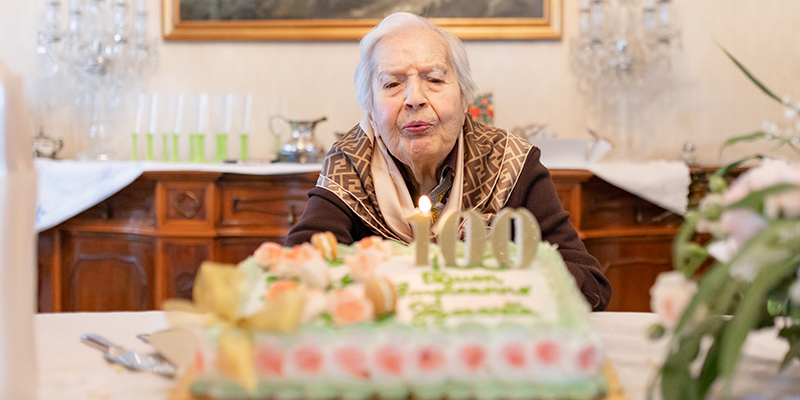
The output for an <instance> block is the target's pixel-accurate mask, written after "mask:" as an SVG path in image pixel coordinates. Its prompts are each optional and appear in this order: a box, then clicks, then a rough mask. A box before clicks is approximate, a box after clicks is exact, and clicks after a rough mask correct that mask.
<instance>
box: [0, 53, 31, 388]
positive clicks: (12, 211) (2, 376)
mask: <svg viewBox="0 0 800 400" xmlns="http://www.w3.org/2000/svg"><path fill="white" fill-rule="evenodd" d="M32 140H33V134H32V132H31V125H30V121H29V120H28V114H27V109H26V107H25V100H24V98H23V95H22V85H21V83H20V81H18V80H16V79H14V78H13V77H12V76H11V72H10V71H9V70H8V68H7V67H6V66H5V64H3V62H2V61H1V60H0V399H14V400H33V399H35V398H36V383H37V382H36V357H35V354H34V343H35V340H34V332H33V315H34V314H35V312H36V261H35V260H36V258H35V247H34V244H35V242H36V240H35V239H36V233H35V231H34V228H33V227H34V220H35V217H36V170H35V169H34V167H33V151H32Z"/></svg>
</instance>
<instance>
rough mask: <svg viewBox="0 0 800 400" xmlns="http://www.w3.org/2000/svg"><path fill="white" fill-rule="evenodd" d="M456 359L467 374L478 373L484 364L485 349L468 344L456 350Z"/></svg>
mask: <svg viewBox="0 0 800 400" xmlns="http://www.w3.org/2000/svg"><path fill="white" fill-rule="evenodd" d="M458 358H459V360H460V361H461V364H462V365H463V366H464V367H466V369H467V370H468V371H469V372H473V373H474V372H478V371H479V370H480V369H481V368H482V367H483V366H484V365H485V364H486V349H485V348H484V347H483V346H481V345H479V344H477V343H468V344H465V345H464V346H461V348H460V349H459V350H458Z"/></svg>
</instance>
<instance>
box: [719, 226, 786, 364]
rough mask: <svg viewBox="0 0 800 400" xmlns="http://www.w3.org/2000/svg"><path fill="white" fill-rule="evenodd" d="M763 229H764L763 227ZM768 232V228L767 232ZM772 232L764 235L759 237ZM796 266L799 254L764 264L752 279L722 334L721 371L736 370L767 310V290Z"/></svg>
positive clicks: (763, 236)
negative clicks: (745, 343) (745, 344)
mask: <svg viewBox="0 0 800 400" xmlns="http://www.w3.org/2000/svg"><path fill="white" fill-rule="evenodd" d="M762 232H764V231H762ZM764 233H766V232H764ZM766 236H769V235H762V236H761V237H759V239H761V238H764V239H762V240H768V238H765V237H766ZM796 268H797V260H796V257H792V258H790V259H787V260H784V262H782V263H777V264H774V265H771V266H769V267H768V268H763V269H762V270H761V271H760V272H759V274H758V275H757V276H756V278H755V279H754V280H753V282H751V283H750V285H749V286H748V287H747V288H746V289H745V292H744V296H743V297H742V301H741V303H740V304H739V309H738V310H737V312H736V314H735V315H734V316H733V318H732V319H731V322H730V326H729V327H728V329H726V331H725V334H724V335H723V337H722V341H723V343H722V346H723V348H722V354H720V373H721V374H722V375H723V376H725V377H726V378H728V379H730V378H731V377H732V376H733V372H734V371H735V370H736V364H737V361H738V360H739V353H740V350H741V348H742V344H744V341H745V339H746V338H747V334H748V333H749V332H750V331H751V330H752V329H753V328H754V327H755V325H756V323H757V322H758V319H759V316H760V314H761V313H762V312H764V311H766V304H765V302H766V296H767V293H768V292H769V291H770V290H771V289H772V288H773V287H774V286H775V285H777V284H778V283H779V282H780V281H781V280H783V279H784V278H785V277H786V276H787V274H791V273H793V272H794V271H795V270H796Z"/></svg>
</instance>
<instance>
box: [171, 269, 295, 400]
mask: <svg viewBox="0 0 800 400" xmlns="http://www.w3.org/2000/svg"><path fill="white" fill-rule="evenodd" d="M245 278H246V276H245V273H244V271H242V270H240V269H239V268H236V266H234V265H226V264H218V263H214V262H210V261H206V262H204V263H203V264H202V265H201V266H200V271H199V273H198V274H197V278H196V280H195V285H194V289H193V291H192V297H193V298H194V304H192V303H189V302H187V301H185V300H181V299H173V300H168V301H167V302H165V303H164V310H165V311H188V312H193V313H209V314H210V315H209V318H208V319H207V321H206V324H207V325H209V326H221V327H223V331H222V333H221V334H220V336H219V341H218V344H217V362H218V366H217V367H218V368H219V370H220V371H221V372H222V373H223V374H225V375H227V376H228V377H230V378H231V379H233V380H234V381H236V382H238V383H239V384H241V385H242V386H243V387H244V388H245V389H246V390H247V391H249V392H251V393H252V392H254V391H255V389H256V371H255V362H254V360H253V354H254V351H253V333H254V332H264V331H266V332H278V333H290V332H293V331H295V330H296V329H297V328H298V326H299V325H300V322H301V317H302V312H303V307H304V306H305V293H304V291H303V289H302V288H295V289H287V290H283V291H281V292H279V293H276V294H275V296H271V297H270V298H269V300H267V301H266V303H265V305H264V307H263V308H261V309H259V310H258V311H257V312H255V313H254V314H251V315H240V311H239V309H240V304H241V303H242V301H243V299H244V296H245V294H246V293H245Z"/></svg>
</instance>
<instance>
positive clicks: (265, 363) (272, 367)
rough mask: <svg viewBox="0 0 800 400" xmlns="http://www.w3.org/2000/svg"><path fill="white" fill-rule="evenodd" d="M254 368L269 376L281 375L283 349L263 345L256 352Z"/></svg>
mask: <svg viewBox="0 0 800 400" xmlns="http://www.w3.org/2000/svg"><path fill="white" fill-rule="evenodd" d="M256 368H257V370H258V371H260V372H263V373H264V374H266V375H271V376H276V377H279V376H283V351H282V350H281V349H277V348H274V347H269V346H267V347H263V348H261V349H259V350H258V353H256Z"/></svg>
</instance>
